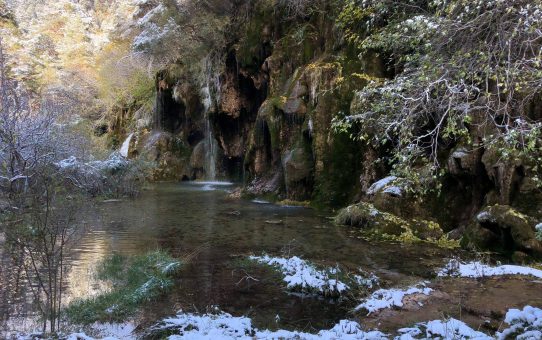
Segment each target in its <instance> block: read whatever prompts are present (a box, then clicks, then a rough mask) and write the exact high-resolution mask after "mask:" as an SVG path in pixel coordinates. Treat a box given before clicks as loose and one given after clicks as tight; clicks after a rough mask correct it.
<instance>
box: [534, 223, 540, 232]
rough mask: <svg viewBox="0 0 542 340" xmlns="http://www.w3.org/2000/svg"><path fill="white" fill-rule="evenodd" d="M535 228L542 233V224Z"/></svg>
mask: <svg viewBox="0 0 542 340" xmlns="http://www.w3.org/2000/svg"><path fill="white" fill-rule="evenodd" d="M534 228H535V229H536V231H540V232H542V223H538V224H537V225H535V227H534Z"/></svg>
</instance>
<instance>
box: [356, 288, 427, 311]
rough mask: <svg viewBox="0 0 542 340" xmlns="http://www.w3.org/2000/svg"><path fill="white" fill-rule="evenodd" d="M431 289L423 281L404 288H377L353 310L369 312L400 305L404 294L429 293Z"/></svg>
mask: <svg viewBox="0 0 542 340" xmlns="http://www.w3.org/2000/svg"><path fill="white" fill-rule="evenodd" d="M432 291H433V290H432V289H431V288H429V287H426V286H425V283H424V282H421V283H419V284H418V285H416V286H414V287H409V288H406V289H395V288H392V289H379V290H377V291H376V292H374V293H373V294H371V296H370V297H369V298H367V299H366V300H365V301H363V303H361V304H359V305H358V306H357V307H356V309H355V310H361V309H365V310H367V311H368V312H369V314H371V313H373V312H376V311H379V310H381V309H386V308H392V307H402V306H403V299H404V298H405V297H406V296H408V295H413V294H423V295H429V294H431V292H432Z"/></svg>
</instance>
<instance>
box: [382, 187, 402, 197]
mask: <svg viewBox="0 0 542 340" xmlns="http://www.w3.org/2000/svg"><path fill="white" fill-rule="evenodd" d="M383 193H385V194H389V195H392V196H396V197H401V196H403V190H402V189H401V188H399V187H398V186H391V187H387V188H386V189H384V191H383Z"/></svg>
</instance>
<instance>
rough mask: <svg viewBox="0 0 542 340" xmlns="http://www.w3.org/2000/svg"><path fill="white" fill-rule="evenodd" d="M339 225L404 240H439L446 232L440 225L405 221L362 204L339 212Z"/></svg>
mask: <svg viewBox="0 0 542 340" xmlns="http://www.w3.org/2000/svg"><path fill="white" fill-rule="evenodd" d="M335 222H336V223H337V224H342V225H349V226H354V227H359V228H362V229H365V230H367V231H370V232H371V233H373V234H376V235H383V236H386V235H387V236H392V238H394V237H393V236H395V237H396V238H397V239H403V240H416V239H418V240H438V239H440V238H441V237H443V235H444V232H443V231H442V229H441V228H440V226H439V225H438V223H436V222H433V221H427V220H421V219H420V220H418V219H412V220H405V219H403V218H401V217H398V216H396V215H393V214H390V213H387V212H382V211H380V210H378V209H377V208H375V206H374V205H372V204H370V203H366V202H361V203H358V204H355V205H351V206H349V207H347V208H344V209H342V210H340V211H339V214H338V215H337V216H336V217H335Z"/></svg>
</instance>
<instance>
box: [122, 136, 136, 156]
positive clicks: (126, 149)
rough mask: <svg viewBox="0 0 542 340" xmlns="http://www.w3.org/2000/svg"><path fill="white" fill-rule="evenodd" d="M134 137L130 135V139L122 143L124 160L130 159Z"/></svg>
mask: <svg viewBox="0 0 542 340" xmlns="http://www.w3.org/2000/svg"><path fill="white" fill-rule="evenodd" d="M133 137H134V134H133V133H131V134H130V135H128V138H126V140H125V141H124V143H122V146H121V147H120V155H121V156H122V157H124V158H128V156H129V153H130V143H131V142H132V138H133Z"/></svg>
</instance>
